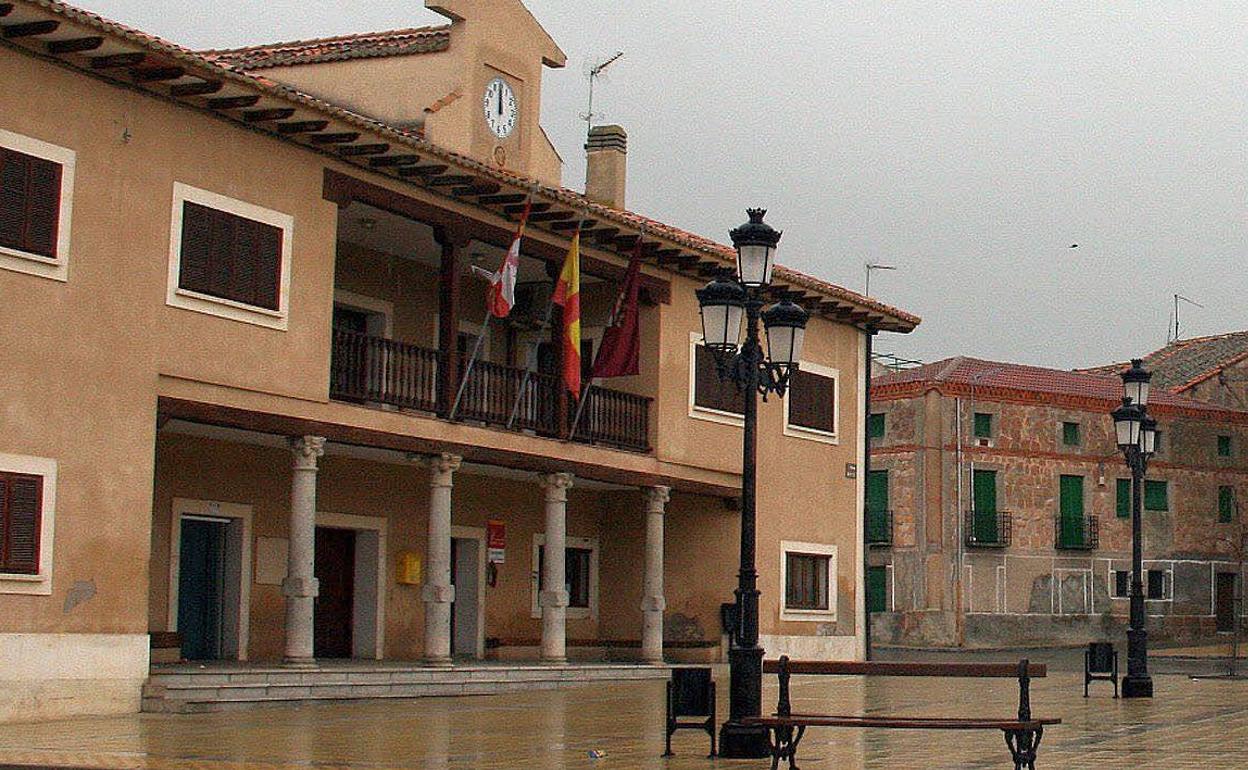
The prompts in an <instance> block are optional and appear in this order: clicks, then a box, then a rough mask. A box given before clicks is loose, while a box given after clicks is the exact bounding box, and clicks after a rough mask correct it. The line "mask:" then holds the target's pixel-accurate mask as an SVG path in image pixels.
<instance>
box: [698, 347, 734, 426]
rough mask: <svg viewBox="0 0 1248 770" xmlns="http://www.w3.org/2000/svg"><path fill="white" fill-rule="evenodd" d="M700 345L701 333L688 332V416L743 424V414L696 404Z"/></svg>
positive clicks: (727, 423)
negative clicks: (698, 350)
mask: <svg viewBox="0 0 1248 770" xmlns="http://www.w3.org/2000/svg"><path fill="white" fill-rule="evenodd" d="M700 345H702V335H701V334H699V333H697V332H689V416H690V417H692V418H693V419H695V420H706V421H707V422H716V423H719V424H720V425H732V426H734V427H737V428H740V427H743V426H744V425H745V416H744V415H740V414H737V413H735V412H725V411H723V410H721V409H710V408H708V407H705V406H698V404H697V396H698V355H697V349H698V346H700Z"/></svg>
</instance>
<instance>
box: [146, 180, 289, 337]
mask: <svg viewBox="0 0 1248 770" xmlns="http://www.w3.org/2000/svg"><path fill="white" fill-rule="evenodd" d="M292 223H293V220H292V219H291V217H289V216H287V215H285V214H281V213H278V212H275V211H269V210H268V209H262V208H260V207H259V206H253V205H251V204H248V203H243V202H241V201H236V200H232V199H230V198H226V197H224V196H221V195H216V194H214V193H210V192H207V191H204V190H197V189H195V188H193V187H188V186H186V185H182V184H179V185H175V189H174V212H173V246H172V253H171V256H170V259H171V267H170V279H169V297H168V301H169V304H171V305H174V306H176V307H183V308H186V309H189V310H198V311H200V312H204V313H211V314H214V315H220V316H224V317H226V318H232V319H234V320H239V321H248V322H251V323H257V324H260V325H263V326H270V327H273V328H279V329H285V328H286V310H287V308H286V303H287V293H288V289H289V285H290V276H289V271H290V248H291V247H290V235H291V229H292Z"/></svg>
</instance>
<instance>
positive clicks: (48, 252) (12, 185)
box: [0, 131, 74, 281]
mask: <svg viewBox="0 0 1248 770" xmlns="http://www.w3.org/2000/svg"><path fill="white" fill-rule="evenodd" d="M73 178H74V152H73V151H72V150H67V149H64V148H62V147H56V146H54V145H50V144H47V143H46V142H41V141H39V140H37V139H31V138H29V137H25V136H21V135H19V134H14V133H10V132H8V131H0V267H4V268H7V269H10V270H16V271H18V272H23V273H29V274H31V275H39V276H43V277H45V278H53V279H56V280H60V281H64V280H66V278H67V277H68V272H67V260H68V256H69V224H70V222H69V218H70V211H71V208H72V205H71V204H72V201H71V195H72V192H73Z"/></svg>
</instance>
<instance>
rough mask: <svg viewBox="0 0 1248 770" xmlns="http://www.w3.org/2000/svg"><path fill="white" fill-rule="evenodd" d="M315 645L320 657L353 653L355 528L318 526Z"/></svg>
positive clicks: (338, 656) (343, 655)
mask: <svg viewBox="0 0 1248 770" xmlns="http://www.w3.org/2000/svg"><path fill="white" fill-rule="evenodd" d="M316 579H317V580H319V581H320V584H321V587H320V593H319V594H318V595H317V597H316V615H315V628H316V630H315V638H314V642H313V644H314V649H315V655H316V657H318V658H349V657H351V615H352V612H353V610H354V606H353V602H352V596H353V594H354V592H355V532H354V531H352V530H349V529H327V528H324V527H317V528H316Z"/></svg>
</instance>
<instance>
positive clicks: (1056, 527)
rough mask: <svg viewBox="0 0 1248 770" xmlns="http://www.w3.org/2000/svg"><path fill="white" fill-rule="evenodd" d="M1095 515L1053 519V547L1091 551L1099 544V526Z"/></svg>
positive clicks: (1063, 549) (1065, 549)
mask: <svg viewBox="0 0 1248 770" xmlns="http://www.w3.org/2000/svg"><path fill="white" fill-rule="evenodd" d="M1097 521H1098V520H1097V518H1096V517H1095V516H1077V517H1067V516H1061V515H1059V516H1058V517H1057V518H1056V519H1054V520H1053V547H1054V548H1057V549H1058V550H1062V551H1091V550H1094V549H1095V548H1097V547H1098V546H1099V545H1100V528H1099V526H1098V524H1097Z"/></svg>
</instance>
